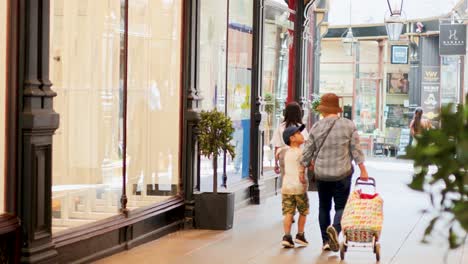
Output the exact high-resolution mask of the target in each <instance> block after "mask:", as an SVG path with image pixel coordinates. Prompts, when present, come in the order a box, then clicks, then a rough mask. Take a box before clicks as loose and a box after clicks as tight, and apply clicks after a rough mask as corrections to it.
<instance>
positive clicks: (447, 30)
mask: <svg viewBox="0 0 468 264" xmlns="http://www.w3.org/2000/svg"><path fill="white" fill-rule="evenodd" d="M439 31H440V35H439V53H440V55H441V56H444V55H448V56H450V55H465V54H466V25H464V24H440V25H439Z"/></svg>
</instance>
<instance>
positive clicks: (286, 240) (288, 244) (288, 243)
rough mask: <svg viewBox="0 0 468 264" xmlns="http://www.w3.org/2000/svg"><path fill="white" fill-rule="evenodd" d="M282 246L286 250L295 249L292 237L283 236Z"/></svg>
mask: <svg viewBox="0 0 468 264" xmlns="http://www.w3.org/2000/svg"><path fill="white" fill-rule="evenodd" d="M281 245H283V247H285V248H293V247H294V242H293V239H292V236H291V235H284V236H283V241H281Z"/></svg>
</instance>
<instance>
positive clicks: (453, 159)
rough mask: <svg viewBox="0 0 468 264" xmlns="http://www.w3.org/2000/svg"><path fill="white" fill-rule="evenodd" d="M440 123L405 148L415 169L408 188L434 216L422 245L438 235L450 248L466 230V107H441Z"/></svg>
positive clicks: (467, 149) (462, 238)
mask: <svg viewBox="0 0 468 264" xmlns="http://www.w3.org/2000/svg"><path fill="white" fill-rule="evenodd" d="M467 102H468V96H467ZM440 124H441V125H440V127H439V128H436V129H430V130H427V131H424V132H423V133H422V134H421V135H418V136H417V137H416V140H417V144H416V146H409V147H408V148H407V153H408V154H407V157H408V158H409V159H412V160H414V166H415V173H414V176H413V180H412V182H411V183H410V184H409V187H410V188H411V189H413V190H416V191H421V192H425V193H428V194H429V196H430V201H431V205H432V208H431V210H428V211H427V212H431V213H433V215H434V216H433V218H432V220H431V221H430V222H429V224H428V226H427V227H426V231H425V234H424V238H423V242H427V241H428V238H429V239H430V238H431V237H432V236H433V235H435V234H434V233H436V234H437V233H442V235H444V236H447V237H448V242H449V246H450V249H454V248H457V247H459V246H460V245H462V244H463V243H464V241H465V240H466V237H467V231H468V104H465V105H462V104H460V105H458V106H455V105H448V106H446V107H443V108H442V109H441V115H440ZM436 225H437V226H438V227H441V228H434V227H435V226H436ZM438 229H441V230H442V231H443V232H436V230H437V231H440V230H438Z"/></svg>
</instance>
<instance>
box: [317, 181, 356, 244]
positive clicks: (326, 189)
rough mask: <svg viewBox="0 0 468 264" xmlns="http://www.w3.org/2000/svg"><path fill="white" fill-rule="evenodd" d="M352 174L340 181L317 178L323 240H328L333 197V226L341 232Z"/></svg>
mask: <svg viewBox="0 0 468 264" xmlns="http://www.w3.org/2000/svg"><path fill="white" fill-rule="evenodd" d="M351 178H352V175H351V176H348V177H346V178H344V179H343V180H340V181H334V182H328V181H319V180H317V190H318V195H319V223H320V231H321V233H322V241H323V242H324V243H325V242H327V241H328V235H327V227H328V226H330V224H331V222H330V221H331V219H330V211H331V207H332V199H333V202H334V203H335V218H334V219H333V227H334V228H335V229H336V232H338V234H339V233H340V232H341V216H342V215H343V210H344V208H345V205H346V201H347V200H348V197H349V193H350V190H351Z"/></svg>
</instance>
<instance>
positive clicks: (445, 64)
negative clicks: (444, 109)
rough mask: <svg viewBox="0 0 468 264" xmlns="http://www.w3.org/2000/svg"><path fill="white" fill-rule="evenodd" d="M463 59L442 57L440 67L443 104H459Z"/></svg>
mask: <svg viewBox="0 0 468 264" xmlns="http://www.w3.org/2000/svg"><path fill="white" fill-rule="evenodd" d="M460 80H461V59H460V58H459V57H458V56H442V57H441V65H440V82H441V83H440V88H441V90H440V98H441V104H442V105H447V104H450V103H454V104H458V103H459V102H461V101H462V100H461V98H460V86H461V83H460Z"/></svg>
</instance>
